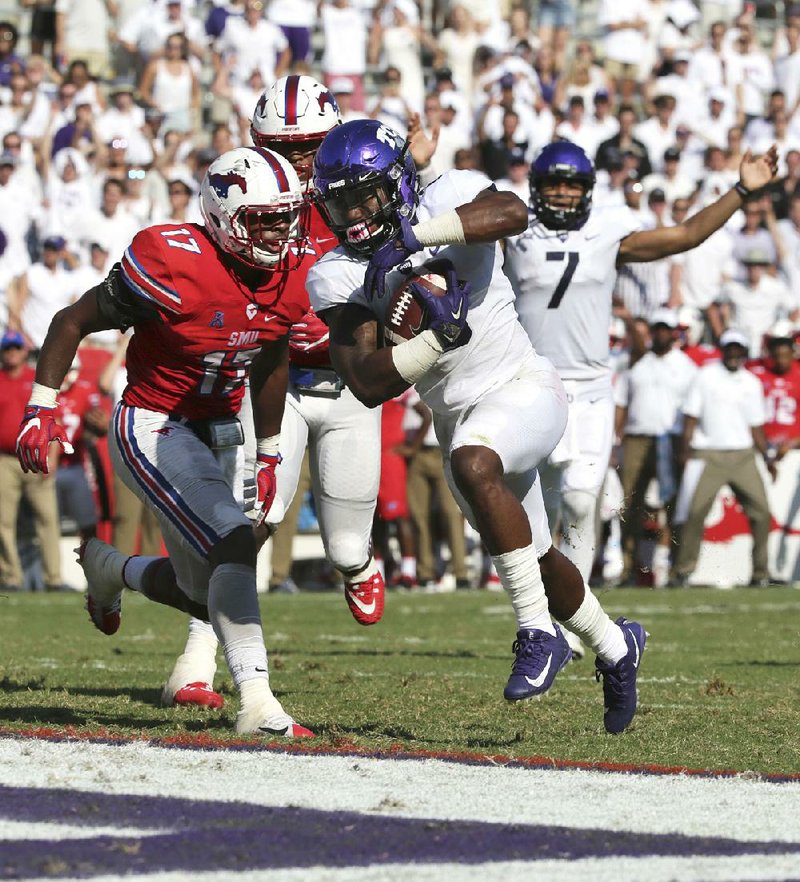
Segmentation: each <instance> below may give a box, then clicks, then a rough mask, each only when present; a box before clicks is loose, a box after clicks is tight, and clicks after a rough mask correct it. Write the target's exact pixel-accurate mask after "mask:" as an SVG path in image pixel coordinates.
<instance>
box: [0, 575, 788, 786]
mask: <svg viewBox="0 0 800 882" xmlns="http://www.w3.org/2000/svg"><path fill="white" fill-rule="evenodd" d="M599 594H600V597H601V601H602V603H603V604H604V606H605V608H606V609H607V610H608V612H609V613H610V614H611V615H612V616H617V615H620V614H623V613H624V614H625V615H627V616H628V617H630V618H635V619H637V620H639V621H641V622H642V623H644V624H645V626H646V627H647V629H648V631H649V632H650V635H651V636H650V639H649V641H648V645H647V652H646V654H645V658H644V662H643V666H642V669H641V673H640V680H639V681H640V710H639V714H638V716H637V718H636V720H635V722H634V725H633V727H632V728H631V730H629V731H628V732H627V733H626V734H624V735H622V736H619V737H616V738H615V737H611V736H607V735H606V734H605V733H604V732H603V727H602V690H601V687H600V685H599V684H597V683H596V682H595V678H594V665H593V663H592V661H591V660H590V659H588V658H586V659H584V660H583V661H580V662H577V663H574V664H572V665H570V666H569V667H568V668H566V669H565V670H564V671H563V672H562V673H561V674H560V675H559V677H558V679H557V680H556V684H555V686H554V687H553V689H552V691H551V693H550V694H548V695H547V696H546V697H545V698H544V699H543V700H542V701H539V702H528V703H524V704H521V705H508V704H506V703H505V702H504V701H503V698H502V690H503V686H504V684H505V680H506V678H507V675H508V672H509V669H510V664H511V661H512V655H511V642H512V640H513V636H514V634H513V631H514V622H513V617H512V614H511V609H510V605H509V603H508V600H507V598H506V597H505V596H504V595H502V594H490V593H485V592H463V593H458V594H407V593H404V594H391V595H390V596H389V597H388V598H387V605H386V614H385V616H384V619H383V621H382V622H381V623H380V624H379V625H377V626H375V627H374V628H369V629H366V628H361V627H359V626H357V625H356V624H355V623H354V622H353V620H352V619H351V617H350V615H349V613H348V611H347V608H346V605H345V603H344V600H343V599H342V598H341V597H340V596H338V595H333V594H300V595H294V596H289V595H273V596H270V597H268V598H264V599H263V601H262V613H263V617H264V622H265V632H266V635H267V640H268V645H269V648H270V658H271V671H272V674H271V677H272V685H273V688H274V690H275V691H276V693H277V694H278V696H279V697H280V698H281V700H282V701H283V703H284V705H285V707H286V708H287V710H289V711H290V712H291V713H292V714H293V715H294V716H295V717H296V718H297V719H298V720H299V721H301V722H302V723H304V724H305V725H307V726H309V727H310V728H312V729H313V730H314V731H315V732H316V733H317V735H318V736H319V738H318V739H317V742H316V743H317V744H319V745H320V746H326V745H331V746H336V747H341V746H352V747H353V748H355V749H363V750H383V749H388V748H397V747H401V748H403V749H408V750H412V751H414V750H418V751H435V752H443V751H447V752H450V751H467V752H471V753H480V754H502V755H506V756H517V757H526V756H534V755H540V756H541V755H544V756H549V757H554V758H557V759H563V760H579V761H589V762H602V763H608V762H610V763H631V764H659V765H666V766H685V767H690V768H704V769H735V770H738V771H745V770H753V771H757V772H769V773H777V774H781V773H784V774H789V773H792V774H797V773H800V677H799V676H798V675H800V593H798V592H796V591H793V590H791V589H766V590H753V589H750V590H747V589H740V590H735V591H718V590H712V589H708V590H706V589H690V590H684V591H661V592H653V591H644V590H640V591H634V590H615V591H607V592H603V591H600V592H599ZM184 637H185V618H184V617H183V616H181V615H180V614H178V613H175V612H173V611H172V610H169V609H166V608H164V607H160V606H157V605H155V604H152V603H149V602H148V601H146V600H144V599H142V598H141V597H139V596H138V595H133V594H130V593H128V594H127V596H126V597H125V602H124V609H123V622H122V627H121V629H120V631H119V633H118V634H117V635H116V636H114V637H111V638H109V637H104V636H103V635H101V634H100V633H99V632H98V631H95V630H94V629H93V628H92V626H91V625H90V623H89V621H88V618H87V615H86V613H85V611H84V610H83V598H82V597H81V596H80V595H77V594H49V595H48V594H12V595H4V596H0V647H2V652H1V653H0V685H2V691H0V729H2V730H4V731H11V732H14V731H24V730H30V729H32V728H35V727H40V726H49V727H53V728H56V729H59V728H67V727H69V728H70V729H71V730H74V731H77V732H82V733H96V732H98V730H102V731H105V732H107V733H109V734H111V735H132V734H133V735H142V736H145V737H150V738H161V737H167V736H173V735H176V734H178V733H180V732H185V731H189V732H192V733H201V732H207V733H209V734H211V735H213V736H214V737H215V738H221V739H226V738H233V737H234V735H233V729H232V721H233V719H234V715H235V712H236V705H237V702H236V700H235V698H234V697H233V694H232V684H231V681H230V678H229V676H228V675H227V673H226V672H225V669H224V662H223V661H222V659H221V656H220V673H219V674H218V677H217V684H216V685H217V688H219V687H220V686H221V691H223V692H224V693H225V695H226V698H228V699H229V700H228V701H227V703H226V707H225V709H224V711H222V712H221V713H219V712H210V711H195V710H189V709H184V708H179V709H164V708H161V707H160V706H159V699H160V689H161V685H162V683H163V682H164V680H165V679H166V676H167V674H168V673H169V670H170V669H171V665H172V662H173V660H174V658H175V656H176V655H177V653H178V652H179V651H180V650H181V648H182V645H183V640H184Z"/></svg>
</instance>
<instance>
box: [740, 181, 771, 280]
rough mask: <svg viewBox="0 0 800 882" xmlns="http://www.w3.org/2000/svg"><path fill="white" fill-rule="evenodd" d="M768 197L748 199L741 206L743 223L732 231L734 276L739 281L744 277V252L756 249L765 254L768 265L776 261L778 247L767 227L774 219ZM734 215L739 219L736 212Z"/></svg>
mask: <svg viewBox="0 0 800 882" xmlns="http://www.w3.org/2000/svg"><path fill="white" fill-rule="evenodd" d="M768 198H769V197H767V199H764V198H757V199H749V200H748V201H747V202H745V203H744V205H743V206H742V213H743V214H744V225H743V226H742V227H740V229H738V230H734V233H733V256H734V258H735V259H736V262H737V267H736V278H737V279H738V280H740V281H741V280H743V279H744V278H745V277H746V271H745V265H744V258H745V255H746V254H748V253H750V252H753V251H758V252H760V253H761V254H765V255H766V256H767V263H768V264H769V265H770V266H774V265H776V264H777V262H778V249H777V246H776V244H775V239H774V237H773V234H772V232H771V230H770V229H769V228H768V227H769V222H770V221H771V220H773V219H774V218H773V215H772V212H771V205H768ZM734 217H735V218H736V219H737V221H738V220H739V217H740V216H739V214H738V212H737V213H736V214H735V215H734Z"/></svg>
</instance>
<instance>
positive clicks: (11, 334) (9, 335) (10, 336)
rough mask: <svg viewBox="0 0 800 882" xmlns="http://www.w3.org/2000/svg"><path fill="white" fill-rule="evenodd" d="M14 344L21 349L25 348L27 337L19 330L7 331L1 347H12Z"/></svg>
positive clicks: (0, 343)
mask: <svg viewBox="0 0 800 882" xmlns="http://www.w3.org/2000/svg"><path fill="white" fill-rule="evenodd" d="M12 346H18V347H19V348H20V349H24V348H25V338H24V337H23V336H22V334H20V332H19V331H6V332H5V334H3V339H2V340H0V349H11V347H12Z"/></svg>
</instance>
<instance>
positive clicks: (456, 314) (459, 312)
mask: <svg viewBox="0 0 800 882" xmlns="http://www.w3.org/2000/svg"><path fill="white" fill-rule="evenodd" d="M463 308H464V304H463V303H459V304H458V312H454V313H453V318H454V319H455V320H456V321H458V320H459V319H460V318H461V310H462V309H463Z"/></svg>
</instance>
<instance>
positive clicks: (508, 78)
mask: <svg viewBox="0 0 800 882" xmlns="http://www.w3.org/2000/svg"><path fill="white" fill-rule="evenodd" d="M498 82H499V83H500V88H501V89H513V88H514V74H510V73H506V74H503V76H501V77H500V79H499V80H498Z"/></svg>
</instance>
